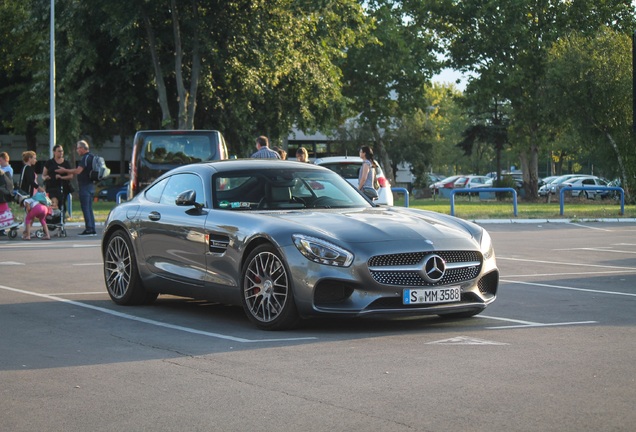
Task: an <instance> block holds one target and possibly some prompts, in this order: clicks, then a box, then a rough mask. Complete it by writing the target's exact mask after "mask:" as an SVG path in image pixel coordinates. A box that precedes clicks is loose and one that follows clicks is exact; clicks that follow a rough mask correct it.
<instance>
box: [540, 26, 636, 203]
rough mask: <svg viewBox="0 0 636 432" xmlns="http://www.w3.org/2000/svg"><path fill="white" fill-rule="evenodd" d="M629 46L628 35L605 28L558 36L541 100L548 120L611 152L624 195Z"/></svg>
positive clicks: (632, 170)
mask: <svg viewBox="0 0 636 432" xmlns="http://www.w3.org/2000/svg"><path fill="white" fill-rule="evenodd" d="M631 50H632V42H631V38H630V37H629V35H626V34H624V33H621V32H617V31H614V30H612V29H610V28H608V27H602V28H600V29H599V31H598V32H597V33H596V34H595V35H592V36H587V35H585V34H583V33H580V32H579V33H572V34H570V35H569V36H568V37H566V38H563V39H562V40H560V41H559V42H557V43H556V44H555V45H554V46H553V48H552V49H551V50H550V55H549V58H548V64H547V66H548V68H547V73H546V75H547V85H546V94H545V102H544V103H545V104H546V106H547V107H548V108H549V109H550V112H551V113H552V114H553V115H552V116H551V118H553V119H554V120H555V121H556V120H560V121H565V122H569V124H571V125H572V126H573V128H574V129H576V131H577V132H578V136H580V137H584V136H588V137H591V138H592V139H591V140H589V141H587V142H584V144H587V145H588V146H591V147H593V148H599V149H603V150H605V153H610V154H613V155H614V161H615V165H616V167H617V174H618V175H620V177H621V179H622V184H623V187H624V189H625V191H626V193H627V195H628V196H629V190H630V189H631V188H633V187H634V184H633V179H634V175H635V174H636V157H635V156H634V155H635V154H636V145H635V140H634V136H633V134H632V131H631V128H632V97H631V96H632V92H631V90H632V76H631ZM599 143H604V145H603V144H599ZM608 150H609V151H608Z"/></svg>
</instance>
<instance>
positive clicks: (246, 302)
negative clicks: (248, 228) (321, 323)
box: [241, 244, 299, 330]
mask: <svg viewBox="0 0 636 432" xmlns="http://www.w3.org/2000/svg"><path fill="white" fill-rule="evenodd" d="M241 276H242V277H241V292H242V295H241V298H242V300H243V308H244V309H245V313H246V314H247V316H248V318H249V319H250V321H252V322H253V323H254V324H256V326H257V327H258V328H260V329H263V330H286V329H290V328H293V327H295V326H296V324H297V323H298V321H299V316H298V311H297V309H296V304H295V303H294V296H293V293H292V287H291V278H290V275H289V272H288V271H287V268H286V267H285V264H284V263H283V260H282V259H281V257H280V255H279V253H278V252H277V251H276V249H275V248H274V247H273V246H271V245H269V244H268V245H261V246H258V247H256V248H255V249H254V250H253V251H252V252H251V253H250V254H249V256H248V257H247V260H246V261H245V264H244V265H243V271H242V272H241Z"/></svg>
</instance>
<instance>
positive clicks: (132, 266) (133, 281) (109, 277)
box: [104, 231, 157, 305]
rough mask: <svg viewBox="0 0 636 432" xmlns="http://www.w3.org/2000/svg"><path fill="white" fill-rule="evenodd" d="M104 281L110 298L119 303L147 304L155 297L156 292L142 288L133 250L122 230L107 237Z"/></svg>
mask: <svg viewBox="0 0 636 432" xmlns="http://www.w3.org/2000/svg"><path fill="white" fill-rule="evenodd" d="M104 281H105V282H106V289H107V290H108V295H109V296H110V298H111V300H112V301H114V302H115V303H117V304H119V305H141V304H149V303H152V302H153V301H154V300H155V299H156V298H157V294H156V293H151V292H148V291H146V289H145V288H144V286H143V283H142V282H141V277H140V276H139V269H138V267H137V259H136V256H135V252H134V250H133V248H132V244H131V243H130V240H129V239H128V237H127V236H126V234H125V233H124V232H123V231H117V232H115V233H114V234H113V235H112V236H111V237H110V239H108V245H107V246H106V253H105V255H104Z"/></svg>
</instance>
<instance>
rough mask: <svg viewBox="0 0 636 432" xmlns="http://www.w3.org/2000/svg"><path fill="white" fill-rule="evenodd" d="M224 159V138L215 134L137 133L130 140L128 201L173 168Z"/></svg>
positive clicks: (156, 131)
mask: <svg viewBox="0 0 636 432" xmlns="http://www.w3.org/2000/svg"><path fill="white" fill-rule="evenodd" d="M227 158H228V154H227V146H226V144H225V139H224V138H223V135H222V134H221V133H220V132H219V131H215V130H147V131H138V132H137V133H136V134H135V138H134V139H133V150H132V156H131V159H130V183H129V184H128V200H130V199H132V197H134V196H135V195H137V194H138V193H139V192H140V191H141V190H143V189H144V188H145V187H146V186H148V185H149V184H150V183H152V182H153V181H154V180H155V179H156V178H157V177H159V176H160V175H161V174H163V173H165V172H168V171H170V170H171V169H173V168H176V167H178V166H181V165H185V164H190V163H194V162H203V161H211V160H220V159H227Z"/></svg>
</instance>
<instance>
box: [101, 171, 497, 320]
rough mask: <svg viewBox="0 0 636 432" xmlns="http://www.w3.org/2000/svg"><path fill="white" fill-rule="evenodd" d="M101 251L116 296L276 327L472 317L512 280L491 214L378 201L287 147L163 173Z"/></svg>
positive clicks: (117, 222) (122, 209) (114, 224)
mask: <svg viewBox="0 0 636 432" xmlns="http://www.w3.org/2000/svg"><path fill="white" fill-rule="evenodd" d="M101 251H102V255H103V260H104V265H103V271H104V279H105V283H106V289H107V291H108V294H109V295H110V297H111V299H112V300H113V301H114V302H115V303H117V304H120V305H135V304H147V303H151V302H153V301H155V299H157V296H158V295H160V294H171V295H177V296H184V297H192V298H200V299H208V300H213V301H217V302H221V303H225V304H233V305H242V306H243V309H244V310H245V313H246V315H247V317H248V318H249V319H250V320H251V321H252V322H253V323H254V324H255V325H256V326H257V327H258V328H261V329H266V330H281V329H289V328H293V327H294V326H295V325H296V324H298V322H299V320H300V319H302V318H310V317H314V316H342V317H361V316H424V315H441V316H451V317H469V316H472V315H475V314H478V313H480V312H481V311H483V310H484V309H485V308H486V306H487V305H488V304H490V303H492V302H493V301H494V300H495V298H496V295H497V288H498V284H499V271H498V269H497V265H496V261H495V252H494V250H493V246H492V242H491V239H490V236H489V235H488V233H487V232H486V231H485V230H484V229H483V228H481V227H480V226H478V225H476V224H474V223H471V222H468V221H465V220H462V219H458V218H454V217H452V216H448V215H443V214H439V213H435V212H430V211H423V210H415V209H409V208H403V207H385V206H377V205H375V204H373V203H372V202H370V201H369V200H368V199H367V198H365V197H364V196H363V195H362V194H361V193H360V192H359V191H358V190H357V189H355V188H354V187H353V186H352V185H350V184H349V183H347V181H346V180H344V179H343V178H342V177H341V176H339V175H338V174H336V173H334V172H333V171H331V170H329V169H327V168H323V167H320V166H316V165H312V164H308V163H299V162H291V161H279V160H255V159H245V160H228V161H216V162H209V163H195V164H190V165H185V166H182V167H179V168H176V169H174V170H172V171H169V172H167V173H165V174H163V175H162V176H161V177H159V178H158V179H157V180H155V181H154V182H153V183H152V184H151V185H149V186H148V187H147V188H146V189H145V190H143V191H142V192H140V193H139V194H138V195H136V196H135V197H134V198H133V199H132V200H130V201H128V202H125V203H122V204H120V205H118V206H116V207H115V208H113V210H112V211H111V213H110V214H109V216H108V218H107V221H106V226H105V229H104V235H103V239H102V245H101Z"/></svg>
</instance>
